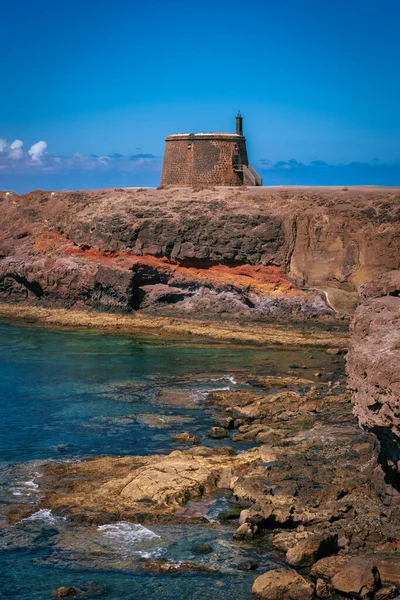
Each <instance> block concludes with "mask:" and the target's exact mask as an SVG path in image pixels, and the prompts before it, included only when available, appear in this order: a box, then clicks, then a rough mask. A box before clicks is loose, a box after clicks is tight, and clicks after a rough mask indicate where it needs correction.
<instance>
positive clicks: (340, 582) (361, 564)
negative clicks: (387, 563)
mask: <svg viewBox="0 0 400 600" xmlns="http://www.w3.org/2000/svg"><path fill="white" fill-rule="evenodd" d="M332 587H333V589H334V590H335V591H336V592H339V593H340V594H345V595H348V596H354V597H355V598H366V599H367V598H373V597H374V594H375V592H376V591H377V590H378V589H379V588H380V587H381V578H380V575H379V571H378V569H377V568H376V566H375V565H374V564H373V562H369V563H366V562H365V560H363V559H361V560H360V559H359V558H358V557H355V558H353V559H352V560H351V561H350V562H349V563H348V564H347V565H345V566H344V567H343V569H341V570H340V571H339V572H338V573H336V575H334V576H333V577H332Z"/></svg>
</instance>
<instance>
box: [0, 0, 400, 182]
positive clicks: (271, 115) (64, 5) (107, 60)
mask: <svg viewBox="0 0 400 600" xmlns="http://www.w3.org/2000/svg"><path fill="white" fill-rule="evenodd" d="M399 22H400V2H398V0H335V1H333V0H323V1H322V0H301V1H300V0H282V1H281V2H277V1H276V0H273V1H272V0H248V1H247V2H246V3H243V2H241V1H238V0H213V1H211V0H203V1H201V2H200V1H196V0H191V1H189V0H148V1H147V2H138V1H137V0H118V2H110V1H109V0H108V1H107V2H106V1H104V0H84V1H82V0H80V1H79V2H78V1H77V0H69V2H61V1H60V2H54V0H52V1H51V2H50V1H49V0H36V1H35V2H31V1H28V0H19V1H18V2H8V3H7V4H6V3H3V5H2V14H1V39H2V57H3V60H2V61H1V63H0V138H2V140H3V141H2V142H0V188H7V189H8V188H10V189H15V190H16V191H26V190H28V189H30V188H33V187H35V188H36V187H41V188H45V189H56V188H57V189H59V188H64V187H65V188H76V187H82V188H85V187H98V186H104V185H106V186H108V185H109V186H115V187H118V186H122V185H133V186H134V185H157V184H158V180H159V176H160V166H161V161H162V154H163V150H164V138H165V136H166V135H167V134H169V133H173V132H179V131H194V132H195V131H210V130H211V131H233V130H234V129H233V128H234V116H235V113H236V112H237V109H238V108H240V109H241V111H242V113H243V114H244V128H245V134H246V136H247V140H248V150H249V154H250V159H251V162H252V164H253V165H255V166H256V168H257V169H258V170H259V171H261V172H262V175H263V177H264V182H265V183H266V184H279V183H282V184H285V183H295V184H327V185H330V184H337V185H341V184H343V185H350V184H357V183H358V184H362V183H365V184H374V183H376V184H387V185H397V184H398V185H400V111H399V110H398V98H399V94H400V69H399V64H400V43H399V41H398V25H399ZM22 142H23V146H22V145H21V143H22ZM41 142H42V143H41Z"/></svg>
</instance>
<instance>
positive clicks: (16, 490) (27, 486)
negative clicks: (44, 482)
mask: <svg viewBox="0 0 400 600" xmlns="http://www.w3.org/2000/svg"><path fill="white" fill-rule="evenodd" d="M38 489H39V486H38V484H37V483H35V482H34V481H33V479H28V480H27V481H19V482H17V483H16V484H15V485H13V486H12V488H11V492H12V495H13V496H29V495H30V494H32V493H36V492H37V491H38Z"/></svg>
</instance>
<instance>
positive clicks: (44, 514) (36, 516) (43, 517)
mask: <svg viewBox="0 0 400 600" xmlns="http://www.w3.org/2000/svg"><path fill="white" fill-rule="evenodd" d="M23 521H42V522H44V523H49V524H51V525H54V524H55V523H59V522H60V521H66V517H56V516H54V515H53V513H52V512H51V510H49V509H46V508H42V509H41V510H38V511H37V512H35V513H33V515H30V516H29V517H26V518H25V519H21V521H20V523H22V522H23Z"/></svg>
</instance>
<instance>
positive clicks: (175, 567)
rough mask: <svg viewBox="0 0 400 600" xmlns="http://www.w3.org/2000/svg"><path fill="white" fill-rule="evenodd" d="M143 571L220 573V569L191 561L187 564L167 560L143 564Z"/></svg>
mask: <svg viewBox="0 0 400 600" xmlns="http://www.w3.org/2000/svg"><path fill="white" fill-rule="evenodd" d="M142 569H143V570H144V571H150V572H151V573H168V574H172V573H185V572H191V571H192V572H200V573H218V569H214V568H213V567H207V566H205V565H199V564H197V563H194V562H191V561H185V562H170V561H168V560H167V559H165V560H151V561H146V562H144V563H142Z"/></svg>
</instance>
